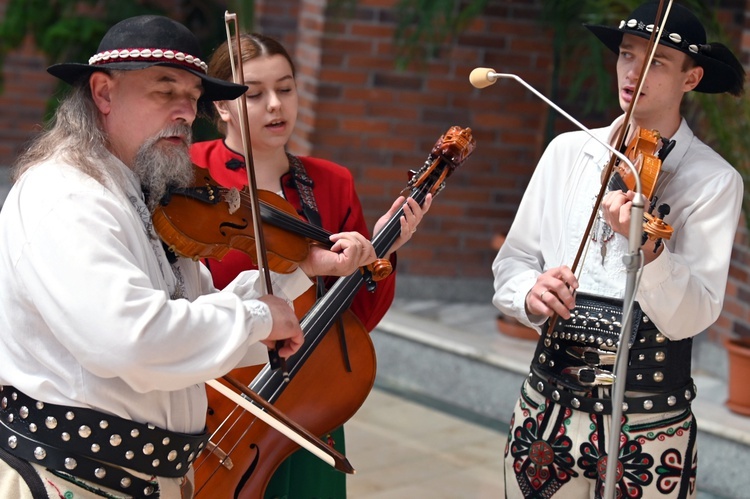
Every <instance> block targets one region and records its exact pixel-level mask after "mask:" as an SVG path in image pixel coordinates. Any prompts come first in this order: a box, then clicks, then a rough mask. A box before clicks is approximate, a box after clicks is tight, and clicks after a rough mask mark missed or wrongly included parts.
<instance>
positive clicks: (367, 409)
mask: <svg viewBox="0 0 750 499" xmlns="http://www.w3.org/2000/svg"><path fill="white" fill-rule="evenodd" d="M504 448H505V435H504V434H501V433H499V432H498V431H495V430H491V429H488V428H485V427H483V426H480V425H476V424H473V423H471V422H469V421H466V420H464V419H459V418H457V417H454V416H451V415H449V414H446V413H444V412H442V411H438V410H435V409H432V408H429V407H427V406H425V405H421V404H419V403H415V402H411V401H409V400H407V399H405V398H403V397H401V396H397V395H393V394H390V393H387V392H385V391H383V390H380V389H378V388H375V389H374V390H373V391H372V392H371V393H370V395H369V397H368V398H367V400H366V401H365V403H364V405H363V406H362V408H361V409H360V410H359V411H358V412H357V414H355V415H354V417H353V418H352V419H351V420H350V421H349V422H347V423H346V456H347V458H348V460H349V461H350V462H351V464H352V466H354V468H355V469H356V470H357V473H356V474H354V475H350V476H349V477H348V478H347V480H348V483H347V489H348V496H349V498H350V499H416V498H430V499H465V498H472V499H499V498H502V497H503V492H502V483H503V470H502V455H503V451H504Z"/></svg>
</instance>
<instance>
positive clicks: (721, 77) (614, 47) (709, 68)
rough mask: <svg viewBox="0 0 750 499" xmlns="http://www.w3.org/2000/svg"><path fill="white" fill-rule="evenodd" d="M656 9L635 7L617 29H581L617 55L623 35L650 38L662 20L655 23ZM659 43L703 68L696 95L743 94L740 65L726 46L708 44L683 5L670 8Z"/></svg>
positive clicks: (655, 6)
mask: <svg viewBox="0 0 750 499" xmlns="http://www.w3.org/2000/svg"><path fill="white" fill-rule="evenodd" d="M657 10H658V3H657V2H648V3H644V4H642V5H641V6H639V7H638V8H636V9H635V10H634V11H633V13H632V14H630V16H629V17H628V18H627V19H626V20H623V21H620V25H619V26H618V27H616V28H615V27H611V26H600V25H591V24H585V25H584V26H586V27H587V28H588V29H589V30H590V31H591V32H592V33H594V34H595V35H596V36H597V37H598V38H599V40H601V41H602V43H604V45H606V46H607V47H608V48H609V49H610V50H611V51H613V52H614V53H616V54H618V53H619V52H620V43H621V42H622V35H623V34H626V33H627V34H629V35H634V36H638V37H641V38H646V39H648V38H650V37H651V33H652V32H653V30H654V26H657V27H658V26H659V25H660V24H661V19H660V20H659V21H658V22H657V21H656V12H657ZM662 17H663V16H662ZM659 43H660V44H662V45H664V46H665V47H670V48H673V49H675V50H679V51H680V52H683V53H685V54H687V55H689V56H690V57H692V58H693V59H694V60H695V62H696V63H697V64H698V65H699V66H701V67H702V68H703V78H702V79H701V81H700V83H698V86H696V87H695V91H696V92H705V93H722V92H729V93H731V94H734V95H740V94H741V93H742V87H743V85H744V81H745V71H744V69H743V68H742V64H741V63H740V62H739V61H738V60H737V58H736V57H735V56H734V54H732V52H731V50H729V49H728V48H727V47H726V46H724V45H722V44H721V43H707V42H706V30H705V28H704V27H703V24H701V22H700V20H699V19H698V18H697V17H696V16H695V14H693V13H692V12H690V11H689V10H688V9H686V8H685V7H683V6H682V5H679V4H673V5H672V8H671V10H670V11H669V16H668V17H667V24H666V25H665V26H664V32H663V33H661V36H660V38H659Z"/></svg>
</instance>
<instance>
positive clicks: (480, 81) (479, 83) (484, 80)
mask: <svg viewBox="0 0 750 499" xmlns="http://www.w3.org/2000/svg"><path fill="white" fill-rule="evenodd" d="M494 72H495V70H494V69H490V68H476V69H473V70H472V71H471V73H470V74H469V82H470V83H471V84H472V85H473V86H474V87H476V88H484V87H489V86H490V85H492V84H493V83H495V82H496V81H497V79H496V78H490V73H494Z"/></svg>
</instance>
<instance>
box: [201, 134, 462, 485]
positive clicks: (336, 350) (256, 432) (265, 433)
mask: <svg viewBox="0 0 750 499" xmlns="http://www.w3.org/2000/svg"><path fill="white" fill-rule="evenodd" d="M475 146H476V142H475V141H474V139H473V137H472V135H471V129H469V128H465V129H462V128H460V127H451V128H450V129H449V130H448V132H446V133H445V134H444V135H443V136H441V137H440V139H438V141H437V142H436V144H435V146H434V147H433V149H432V151H431V152H430V155H429V157H428V159H427V161H426V162H425V164H424V165H423V167H422V168H421V169H420V170H418V171H416V172H410V179H409V182H408V184H407V186H406V188H405V189H404V190H403V191H402V193H406V192H407V191H408V192H409V196H411V197H412V198H414V199H415V200H416V201H417V202H418V203H419V204H420V206H421V205H422V204H423V203H424V200H425V198H426V196H427V194H428V193H431V194H432V195H433V196H435V195H437V193H439V192H440V191H441V190H442V189H443V188H444V187H445V180H446V179H447V177H448V176H449V175H450V174H451V173H452V172H453V171H454V170H455V168H456V167H458V166H459V165H460V164H462V163H463V162H464V161H465V160H466V158H467V157H468V156H469V155H470V154H471V152H472V151H473V150H474V148H475ZM402 215H403V208H402V209H401V210H399V212H398V213H396V214H395V215H394V216H393V217H392V218H391V219H390V220H389V221H388V222H387V223H386V224H385V226H384V227H383V229H382V230H381V231H380V232H378V234H377V235H375V237H374V238H373V240H372V244H373V247H374V248H375V252H376V254H377V255H378V256H379V257H382V256H384V255H385V254H386V253H387V252H388V250H389V249H390V248H391V246H392V245H393V243H394V242H395V240H396V239H397V238H398V237H399V235H400V232H401V226H400V222H399V219H400V218H401V216H402ZM365 284H366V281H365V278H364V276H363V274H362V273H361V272H354V273H353V274H351V275H349V276H346V277H341V278H339V279H338V280H337V281H336V282H335V283H334V284H333V286H332V287H331V288H330V289H329V290H328V292H327V293H326V294H325V295H323V296H322V297H321V298H319V299H318V300H317V301H315V300H314V296H313V294H312V290H310V291H309V292H308V293H307V294H305V295H303V296H302V297H300V298H298V299H297V300H295V303H294V305H295V311H296V312H297V314H298V316H300V317H302V318H301V321H300V326H301V327H302V331H303V332H304V336H305V342H304V344H303V346H302V348H300V350H299V351H298V352H297V353H295V354H294V355H293V356H291V357H290V358H289V359H287V367H288V376H289V381H285V380H284V378H283V376H282V374H281V373H280V372H279V371H277V370H274V369H272V368H271V366H270V365H266V366H265V367H264V368H263V369H262V370H261V371H260V372H259V373H258V371H257V370H254V368H244V369H238V370H235V371H233V372H232V375H233V377H235V378H239V379H243V378H244V379H249V380H250V381H251V383H250V389H251V390H252V391H253V392H256V393H258V394H259V395H260V396H261V397H262V398H264V399H266V400H268V401H269V402H270V403H272V404H273V406H274V407H277V408H279V409H280V410H282V411H283V412H284V413H285V414H288V415H289V416H290V417H291V418H292V419H294V420H295V421H299V422H300V423H301V424H302V425H303V426H304V427H305V428H308V429H309V431H311V432H312V433H313V434H315V435H326V434H327V433H329V432H331V431H332V430H334V429H336V428H338V427H339V426H341V425H343V424H344V423H345V422H346V421H348V420H349V418H351V417H352V416H353V415H354V414H355V413H356V411H357V410H358V409H359V408H360V407H361V405H362V404H363V403H364V401H365V399H366V398H367V396H368V394H369V393H370V391H371V389H372V386H373V384H374V381H375V371H376V358H375V350H374V347H373V345H372V341H371V340H370V337H369V333H368V332H367V330H366V329H365V327H364V326H363V325H362V324H361V322H360V321H359V320H358V319H357V317H356V316H355V315H354V314H353V313H352V312H351V311H350V310H349V309H348V306H349V303H350V302H351V299H352V298H353V297H354V295H355V294H356V293H357V292H358V291H359V290H360V289H361V287H362V286H363V285H365ZM342 344H345V347H343V346H342ZM256 374H257V375H256ZM208 399H209V409H208V414H207V427H208V430H209V432H210V433H211V438H210V440H209V443H208V445H207V447H206V449H205V450H204V451H203V452H202V453H201V454H200V455H199V456H198V458H197V459H196V461H195V462H194V468H195V478H196V493H195V496H196V498H198V499H200V498H201V497H238V498H258V499H259V498H261V497H263V494H264V492H265V489H266V487H267V485H268V481H269V480H270V478H271V476H272V475H273V473H274V472H275V471H276V469H277V468H278V466H279V465H280V464H281V463H282V462H283V461H284V460H285V459H286V458H287V457H288V456H289V455H290V454H292V453H293V452H294V451H295V450H297V449H298V446H297V445H296V444H295V443H294V442H292V441H291V440H289V439H286V438H283V437H282V436H281V435H280V434H278V433H277V432H275V431H273V430H271V429H270V428H269V427H268V426H266V425H265V424H263V423H260V422H258V421H257V420H256V419H255V417H253V416H252V415H251V414H248V413H246V412H245V411H243V410H242V409H240V408H238V407H237V406H236V405H234V404H232V403H229V401H228V400H226V399H224V398H223V397H217V396H216V393H215V392H213V390H211V389H208Z"/></svg>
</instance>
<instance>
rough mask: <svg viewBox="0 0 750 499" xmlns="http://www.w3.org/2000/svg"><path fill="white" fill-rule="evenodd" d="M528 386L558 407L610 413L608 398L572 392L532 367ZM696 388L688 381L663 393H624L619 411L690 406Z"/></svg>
mask: <svg viewBox="0 0 750 499" xmlns="http://www.w3.org/2000/svg"><path fill="white" fill-rule="evenodd" d="M528 382H529V386H531V388H533V389H534V390H536V391H537V392H539V393H541V394H542V395H543V396H544V397H545V398H546V399H548V400H552V401H554V402H556V403H558V404H560V405H562V406H565V407H571V408H573V409H577V410H579V411H583V412H587V413H591V414H612V401H611V399H609V398H608V397H594V396H592V394H591V392H589V393H581V392H573V391H571V390H568V389H566V388H564V387H561V386H559V385H558V384H557V383H555V380H550V379H548V378H547V377H545V376H541V375H539V374H537V373H535V372H534V371H533V370H532V371H531V372H530V373H529V377H528ZM695 394H696V388H695V385H694V384H693V382H692V379H691V381H690V383H689V384H687V385H685V386H683V387H680V388H678V389H676V390H672V391H669V392H665V393H654V394H650V395H646V396H639V397H628V396H627V395H626V396H625V398H624V400H623V403H622V412H623V414H647V413H650V414H659V413H663V412H671V411H677V410H680V409H684V408H686V407H689V406H690V403H691V402H692V400H693V399H694V398H695Z"/></svg>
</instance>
